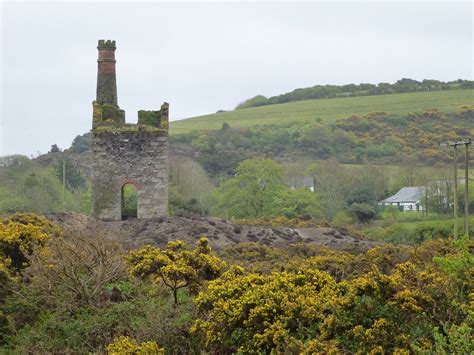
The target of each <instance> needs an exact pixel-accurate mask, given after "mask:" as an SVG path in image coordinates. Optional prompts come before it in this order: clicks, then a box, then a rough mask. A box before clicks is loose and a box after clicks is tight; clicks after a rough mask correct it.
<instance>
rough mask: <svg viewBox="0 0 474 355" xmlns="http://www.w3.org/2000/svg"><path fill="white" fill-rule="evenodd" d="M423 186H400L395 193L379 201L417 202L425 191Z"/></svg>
mask: <svg viewBox="0 0 474 355" xmlns="http://www.w3.org/2000/svg"><path fill="white" fill-rule="evenodd" d="M425 190H426V187H425V186H411V187H402V188H401V189H400V191H398V192H397V193H396V194H395V195H393V196H390V197H388V198H386V199H385V200H382V201H380V203H401V202H413V203H416V202H419V201H420V200H421V198H422V197H423V195H424V193H425Z"/></svg>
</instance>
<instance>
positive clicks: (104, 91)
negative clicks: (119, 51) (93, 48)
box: [96, 39, 118, 107]
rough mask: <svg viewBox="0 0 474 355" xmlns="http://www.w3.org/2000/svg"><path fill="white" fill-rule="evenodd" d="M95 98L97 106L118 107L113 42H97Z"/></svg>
mask: <svg viewBox="0 0 474 355" xmlns="http://www.w3.org/2000/svg"><path fill="white" fill-rule="evenodd" d="M97 49H98V50H99V58H98V59H97V63H98V69H97V98H96V101H97V102H98V103H99V104H109V105H114V106H117V107H118V102H117V80H116V77H115V62H116V60H115V49H116V46H115V41H110V40H107V41H106V40H103V39H101V40H99V45H98V46H97Z"/></svg>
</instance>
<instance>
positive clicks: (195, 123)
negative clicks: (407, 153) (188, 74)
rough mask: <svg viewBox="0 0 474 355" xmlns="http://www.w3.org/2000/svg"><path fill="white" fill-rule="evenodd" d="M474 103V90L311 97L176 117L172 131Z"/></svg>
mask: <svg viewBox="0 0 474 355" xmlns="http://www.w3.org/2000/svg"><path fill="white" fill-rule="evenodd" d="M464 104H470V105H472V104H474V90H472V89H469V90H453V91H436V92H416V93H406V94H391V95H378V96H362V97H351V98H341V99H329V100H307V101H298V102H290V103H287V104H278V105H270V106H261V107H253V108H247V109H241V110H235V111H229V112H222V113H215V114H210V115H204V116H197V117H191V118H187V119H184V120H179V121H173V122H171V124H170V131H171V133H172V134H176V133H186V132H190V131H194V130H215V129H219V128H221V127H222V123H224V122H227V123H228V124H229V125H230V126H231V127H252V126H255V125H259V124H278V123H285V122H311V121H315V120H317V119H321V120H322V121H323V122H332V121H335V120H337V119H341V118H347V117H349V116H351V115H353V114H355V115H364V114H366V113H369V112H375V111H386V112H389V113H394V114H406V113H409V112H417V111H421V110H423V109H425V108H438V109H439V110H441V111H443V112H450V111H456V110H457V109H458V108H459V106H460V105H464Z"/></svg>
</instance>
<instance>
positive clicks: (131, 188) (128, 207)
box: [122, 183, 138, 221]
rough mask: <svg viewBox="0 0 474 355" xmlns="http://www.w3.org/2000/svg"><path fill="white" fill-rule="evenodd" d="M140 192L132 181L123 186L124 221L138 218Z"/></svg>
mask: <svg viewBox="0 0 474 355" xmlns="http://www.w3.org/2000/svg"><path fill="white" fill-rule="evenodd" d="M137 211H138V192H137V188H136V187H135V185H134V184H132V183H126V184H125V185H123V186H122V221H123V220H126V219H129V218H137Z"/></svg>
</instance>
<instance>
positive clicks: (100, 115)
mask: <svg viewBox="0 0 474 355" xmlns="http://www.w3.org/2000/svg"><path fill="white" fill-rule="evenodd" d="M97 49H98V51H99V57H98V60H97V62H98V71H97V96H96V100H95V101H94V102H93V103H92V105H93V123H92V154H93V168H92V214H93V216H94V217H96V218H99V219H102V220H120V219H122V217H123V211H122V210H123V206H124V188H125V186H126V185H128V184H131V185H133V186H134V187H135V188H136V191H137V195H136V196H137V202H136V206H137V207H136V213H137V218H140V219H142V218H154V217H160V216H166V215H167V214H168V103H166V102H165V103H163V104H162V105H161V109H160V110H157V111H144V110H140V111H138V122H137V124H129V123H125V111H124V110H122V109H120V107H119V105H118V100H117V80H116V73H115V64H116V60H115V50H116V45H115V41H109V40H107V41H105V40H100V41H99V45H98V47H97Z"/></svg>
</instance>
